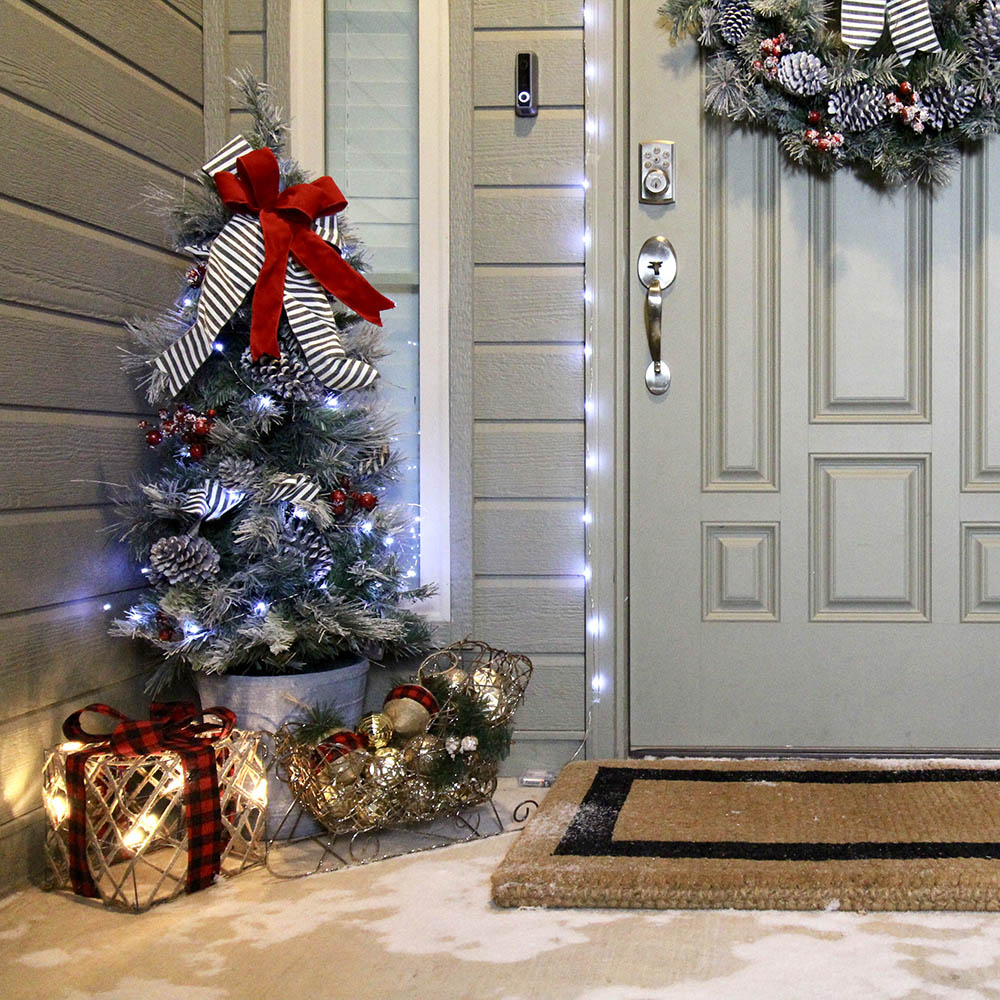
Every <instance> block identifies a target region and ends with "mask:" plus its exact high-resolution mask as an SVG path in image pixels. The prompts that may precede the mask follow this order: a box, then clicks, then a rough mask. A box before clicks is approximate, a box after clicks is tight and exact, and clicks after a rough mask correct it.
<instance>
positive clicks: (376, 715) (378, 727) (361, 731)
mask: <svg viewBox="0 0 1000 1000" xmlns="http://www.w3.org/2000/svg"><path fill="white" fill-rule="evenodd" d="M355 732H356V733H357V734H358V735H359V736H364V737H365V739H366V740H368V745H369V746H370V747H372V748H374V749H376V750H377V749H378V748H379V747H386V746H388V745H389V744H390V743H391V742H392V737H393V728H392V720H391V719H390V718H389V716H388V715H386V714H385V713H384V712H369V713H368V715H364V716H362V717H361V721H360V722H358V724H357V726H356V727H355Z"/></svg>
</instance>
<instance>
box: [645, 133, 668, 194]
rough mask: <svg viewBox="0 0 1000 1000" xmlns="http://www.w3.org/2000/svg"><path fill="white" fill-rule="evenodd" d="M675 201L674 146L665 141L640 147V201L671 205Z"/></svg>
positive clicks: (659, 140) (646, 143)
mask: <svg viewBox="0 0 1000 1000" xmlns="http://www.w3.org/2000/svg"><path fill="white" fill-rule="evenodd" d="M673 200H674V144H673V143H672V142H667V141H666V140H663V139H658V140H654V141H653V142H644V143H641V144H640V146H639V201H641V202H643V203H644V204H646V205H669V204H670V203H671V202H672V201H673Z"/></svg>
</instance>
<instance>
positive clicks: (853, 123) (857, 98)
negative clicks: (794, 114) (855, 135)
mask: <svg viewBox="0 0 1000 1000" xmlns="http://www.w3.org/2000/svg"><path fill="white" fill-rule="evenodd" d="M826 113H827V114H828V115H829V116H830V118H831V119H833V121H834V123H835V124H836V125H838V126H839V127H840V128H841V129H843V130H844V131H846V132H865V131H867V130H868V129H870V128H874V127H875V126H876V125H878V123H879V122H880V121H882V119H883V118H885V116H886V115H887V114H888V113H889V107H888V105H887V104H886V103H885V92H884V91H882V90H879V89H877V88H876V87H872V86H869V85H868V84H867V83H855V84H853V85H852V86H850V87H845V88H844V89H843V90H837V91H835V92H834V93H832V94H831V95H830V99H829V101H828V102H827V105H826Z"/></svg>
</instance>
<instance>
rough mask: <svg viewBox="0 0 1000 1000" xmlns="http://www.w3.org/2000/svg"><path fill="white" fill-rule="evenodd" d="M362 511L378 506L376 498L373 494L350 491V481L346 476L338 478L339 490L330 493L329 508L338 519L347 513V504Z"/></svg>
mask: <svg viewBox="0 0 1000 1000" xmlns="http://www.w3.org/2000/svg"><path fill="white" fill-rule="evenodd" d="M348 501H350V502H351V503H352V504H353V505H354V506H355V507H361V508H362V509H364V510H374V509H375V507H376V506H377V505H378V497H377V496H375V494H374V493H358V492H357V491H356V490H352V489H351V481H350V479H348V478H347V476H341V477H340V489H337V490H333V492H331V493H330V507H331V508H332V509H333V512H334V514H336V515H337V516H338V517H340V516H341V515H343V514H346V513H347V503H348Z"/></svg>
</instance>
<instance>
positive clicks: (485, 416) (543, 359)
mask: <svg viewBox="0 0 1000 1000" xmlns="http://www.w3.org/2000/svg"><path fill="white" fill-rule="evenodd" d="M474 362H475V369H474V388H473V393H474V410H475V417H476V419H477V420H507V419H510V418H511V417H517V416H524V417H530V418H531V419H533V420H576V419H581V418H582V417H583V355H582V353H581V351H580V348H579V347H576V346H571V345H561V344H560V345H550V344H526V345H520V344H518V345H511V346H499V345H493V344H480V345H478V346H477V347H476V348H475V351H474Z"/></svg>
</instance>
